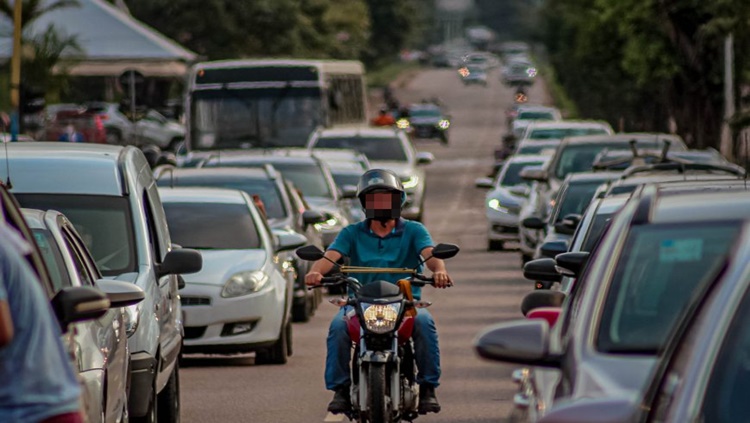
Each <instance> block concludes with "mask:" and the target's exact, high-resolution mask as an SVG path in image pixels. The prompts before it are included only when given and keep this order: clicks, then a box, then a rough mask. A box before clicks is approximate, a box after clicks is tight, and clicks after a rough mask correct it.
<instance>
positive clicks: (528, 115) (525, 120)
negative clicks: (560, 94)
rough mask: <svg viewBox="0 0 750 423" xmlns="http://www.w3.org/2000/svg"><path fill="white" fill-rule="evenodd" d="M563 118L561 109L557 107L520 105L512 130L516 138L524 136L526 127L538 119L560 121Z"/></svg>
mask: <svg viewBox="0 0 750 423" xmlns="http://www.w3.org/2000/svg"><path fill="white" fill-rule="evenodd" d="M561 120H562V115H561V114H560V110H558V109H557V108H555V107H548V106H536V105H524V106H519V107H518V110H517V111H516V116H515V118H514V119H513V125H512V128H511V132H513V135H514V136H515V137H516V138H519V139H520V138H522V137H523V134H524V132H526V128H527V127H528V126H529V125H530V124H531V123H532V122H536V121H547V122H550V121H551V122H559V121H561Z"/></svg>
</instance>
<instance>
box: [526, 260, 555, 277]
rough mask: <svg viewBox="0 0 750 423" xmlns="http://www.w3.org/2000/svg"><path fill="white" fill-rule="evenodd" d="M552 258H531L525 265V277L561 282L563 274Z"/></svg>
mask: <svg viewBox="0 0 750 423" xmlns="http://www.w3.org/2000/svg"><path fill="white" fill-rule="evenodd" d="M556 264H557V263H556V262H555V260H554V259H551V258H541V259H536V260H531V261H530V262H528V263H526V264H524V265H523V277H524V278H526V279H528V280H532V281H543V282H560V280H561V279H562V275H560V273H559V272H558V271H557V267H556Z"/></svg>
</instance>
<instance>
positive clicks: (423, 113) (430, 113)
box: [409, 108, 441, 118]
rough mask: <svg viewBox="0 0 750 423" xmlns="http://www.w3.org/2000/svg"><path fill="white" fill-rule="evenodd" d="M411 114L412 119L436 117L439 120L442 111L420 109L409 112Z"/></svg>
mask: <svg viewBox="0 0 750 423" xmlns="http://www.w3.org/2000/svg"><path fill="white" fill-rule="evenodd" d="M409 114H410V115H411V117H418V118H421V117H434V118H439V117H440V115H441V113H440V109H437V108H436V109H427V108H419V109H411V110H410V111H409Z"/></svg>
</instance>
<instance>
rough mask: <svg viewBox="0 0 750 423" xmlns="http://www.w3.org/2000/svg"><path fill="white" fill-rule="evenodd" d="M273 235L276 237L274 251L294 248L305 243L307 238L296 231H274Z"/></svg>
mask: <svg viewBox="0 0 750 423" xmlns="http://www.w3.org/2000/svg"><path fill="white" fill-rule="evenodd" d="M274 236H276V238H277V239H278V242H277V243H276V252H277V253H279V252H282V251H289V250H294V249H296V248H300V247H303V246H305V245H306V244H307V238H306V237H305V236H304V235H301V234H298V233H297V232H291V231H289V232H287V231H278V232H276V231H274Z"/></svg>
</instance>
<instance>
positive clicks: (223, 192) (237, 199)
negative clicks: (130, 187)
mask: <svg viewBox="0 0 750 423" xmlns="http://www.w3.org/2000/svg"><path fill="white" fill-rule="evenodd" d="M159 197H161V201H162V203H188V202H189V203H220V204H246V203H247V201H246V199H245V196H244V195H243V193H242V191H239V190H236V189H226V188H201V187H179V188H166V187H159Z"/></svg>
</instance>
